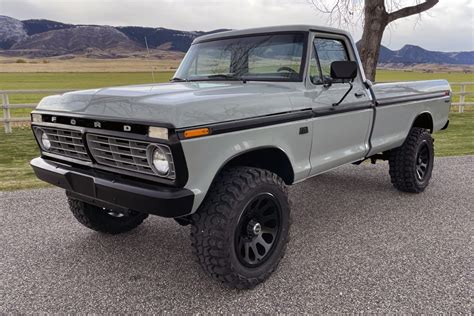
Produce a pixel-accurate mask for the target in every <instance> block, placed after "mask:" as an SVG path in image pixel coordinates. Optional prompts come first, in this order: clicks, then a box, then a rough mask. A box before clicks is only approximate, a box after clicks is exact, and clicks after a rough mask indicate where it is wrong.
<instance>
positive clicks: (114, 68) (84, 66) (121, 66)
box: [0, 53, 184, 73]
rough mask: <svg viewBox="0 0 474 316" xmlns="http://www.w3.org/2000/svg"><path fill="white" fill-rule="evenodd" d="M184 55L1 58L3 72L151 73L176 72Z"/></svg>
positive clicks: (0, 63)
mask: <svg viewBox="0 0 474 316" xmlns="http://www.w3.org/2000/svg"><path fill="white" fill-rule="evenodd" d="M183 56H184V54H182V53H173V54H170V55H169V56H165V57H166V58H164V59H157V58H154V59H146V58H137V57H130V58H120V59H92V58H83V57H77V58H72V59H59V58H42V59H37V58H36V59H31V58H22V59H21V60H22V61H24V62H21V63H19V62H18V58H14V57H2V56H0V73H1V72H21V73H25V72H29V73H35V72H55V73H57V72H150V71H151V70H152V69H153V71H157V72H158V71H175V70H176V68H177V67H178V66H179V63H180V61H181V58H182V57H183Z"/></svg>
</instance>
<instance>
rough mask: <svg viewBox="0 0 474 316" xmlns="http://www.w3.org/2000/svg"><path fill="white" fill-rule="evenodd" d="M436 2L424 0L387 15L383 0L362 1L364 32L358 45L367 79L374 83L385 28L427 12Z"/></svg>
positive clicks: (437, 0) (436, 0)
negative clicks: (390, 24) (402, 19)
mask: <svg viewBox="0 0 474 316" xmlns="http://www.w3.org/2000/svg"><path fill="white" fill-rule="evenodd" d="M438 2H439V0H425V1H424V2H422V3H418V4H416V5H414V6H409V7H404V8H401V9H399V10H397V11H395V12H391V13H388V12H387V11H386V10H385V0H364V32H363V33H362V39H361V40H360V43H359V53H360V59H361V60H362V65H363V66H364V69H365V75H366V77H367V79H369V80H372V81H375V72H376V71H377V62H378V60H379V54H380V45H381V44H382V37H383V32H384V30H385V27H386V26H387V25H388V24H389V23H390V22H393V21H395V20H398V19H400V18H404V17H406V16H410V15H414V14H419V13H421V12H423V11H426V10H429V9H431V8H432V7H434V6H435V5H436V4H437V3H438Z"/></svg>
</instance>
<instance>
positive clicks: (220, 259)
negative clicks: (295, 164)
mask: <svg viewBox="0 0 474 316" xmlns="http://www.w3.org/2000/svg"><path fill="white" fill-rule="evenodd" d="M289 216H290V206H289V202H288V197H287V190H286V186H285V184H284V182H283V180H282V179H280V178H279V177H278V176H277V175H275V174H273V173H271V172H270V171H267V170H263V169H258V168H250V167H239V168H232V169H229V170H226V171H223V172H222V173H221V174H220V175H219V176H218V179H216V181H215V182H214V184H213V185H212V188H211V191H210V192H209V195H208V196H207V198H206V200H205V201H204V202H203V205H202V206H201V208H200V209H199V210H198V211H197V212H196V213H195V214H194V215H193V222H192V229H191V240H192V247H193V252H194V253H195V255H196V256H197V259H198V262H199V263H200V265H201V266H202V268H203V269H204V270H205V271H206V272H207V273H208V274H209V275H211V276H212V277H214V278H216V279H218V280H220V281H221V282H223V283H225V284H227V285H229V286H231V287H234V288H238V289H247V288H252V287H254V286H255V285H257V284H259V283H260V282H262V281H264V280H265V279H266V278H268V277H269V276H270V274H271V273H272V272H273V271H274V270H275V268H276V267H277V266H278V263H279V262H280V259H281V258H282V257H283V255H284V252H285V249H286V243H287V240H288V231H289V227H290V220H289Z"/></svg>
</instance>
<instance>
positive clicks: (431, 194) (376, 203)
mask: <svg viewBox="0 0 474 316" xmlns="http://www.w3.org/2000/svg"><path fill="white" fill-rule="evenodd" d="M435 164H436V165H435V170H434V173H433V178H432V181H431V184H430V186H429V188H428V189H427V190H426V191H425V192H424V193H422V194H419V195H412V194H404V193H400V192H398V191H396V190H395V189H393V188H392V186H391V184H390V180H389V177H388V167H387V165H386V164H384V163H381V164H377V165H375V166H373V165H362V166H347V167H342V168H340V169H337V170H335V171H332V172H330V173H327V174H325V175H322V176H319V177H316V178H313V179H310V180H308V181H306V182H304V183H301V184H298V185H296V186H294V187H292V188H291V199H292V200H293V226H292V230H291V240H290V243H289V246H288V252H287V255H286V256H285V258H284V259H283V260H282V262H281V264H280V266H279V268H278V269H277V271H276V272H275V273H274V274H273V275H272V276H271V277H270V279H269V280H268V281H267V282H266V283H264V284H262V285H260V286H258V287H257V288H255V289H254V290H251V291H236V290H229V289H227V288H226V287H224V286H222V285H220V284H218V283H216V282H214V281H212V280H210V279H208V278H207V277H206V275H204V273H203V272H202V271H201V269H200V267H199V266H198V265H197V263H195V262H194V258H193V256H192V253H191V249H190V242H189V238H188V235H189V228H188V227H181V226H178V225H177V224H175V222H174V221H173V220H169V219H161V218H158V217H150V218H149V219H148V220H146V222H145V223H144V224H143V225H142V226H140V227H139V228H138V229H136V230H135V231H133V232H130V233H127V234H123V235H119V236H108V235H102V234H99V233H96V232H93V231H90V230H88V229H86V228H84V227H82V226H81V225H79V224H78V223H77V222H76V221H75V220H74V218H73V217H72V215H71V214H70V213H69V211H68V208H67V205H66V202H65V198H64V194H63V192H62V191H61V190H58V189H42V190H31V191H17V192H0V247H1V252H0V313H1V314H3V313H6V312H13V313H17V312H18V313H32V312H59V313H73V312H81V313H89V312H90V313H116V312H122V313H131V312H138V313H160V312H171V313H202V312H210V313H215V312H224V313H250V312H256V313H260V312H262V313H275V312H283V313H301V312H306V313H326V312H403V313H409V312H424V313H434V312H461V313H469V312H470V309H471V307H472V305H473V302H472V294H473V291H472V290H473V288H472V281H473V279H472V274H471V272H472V268H473V260H472V259H473V251H472V242H471V236H472V233H473V216H472V210H473V205H474V185H473V179H474V156H468V157H453V158H440V159H437V160H436V162H435Z"/></svg>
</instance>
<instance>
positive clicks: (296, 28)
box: [193, 24, 351, 44]
mask: <svg viewBox="0 0 474 316" xmlns="http://www.w3.org/2000/svg"><path fill="white" fill-rule="evenodd" d="M309 31H319V32H326V33H335V34H341V35H346V36H348V37H349V38H351V35H350V34H349V33H348V32H346V31H343V30H340V29H336V28H332V27H326V26H318V25H307V24H301V25H280V26H267V27H258V28H251V29H243V30H233V31H226V32H219V33H213V34H208V35H203V36H200V37H197V38H196V39H194V41H193V44H196V43H200V42H206V41H211V40H216V39H220V38H227V37H236V36H242V35H252V34H265V33H277V32H309Z"/></svg>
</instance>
